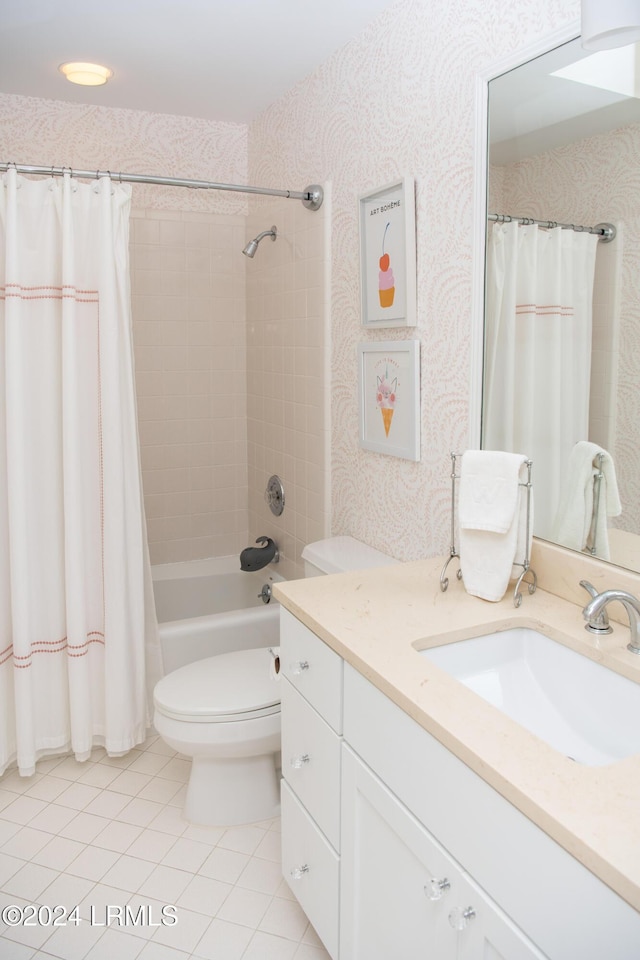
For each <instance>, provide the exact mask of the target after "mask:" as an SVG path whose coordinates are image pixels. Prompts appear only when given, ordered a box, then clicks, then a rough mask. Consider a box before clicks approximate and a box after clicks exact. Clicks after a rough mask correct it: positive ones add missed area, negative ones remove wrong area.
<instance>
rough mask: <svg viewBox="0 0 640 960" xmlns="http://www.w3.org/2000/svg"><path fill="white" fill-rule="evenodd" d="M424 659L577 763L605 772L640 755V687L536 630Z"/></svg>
mask: <svg viewBox="0 0 640 960" xmlns="http://www.w3.org/2000/svg"><path fill="white" fill-rule="evenodd" d="M420 653H421V655H422V656H424V657H426V658H427V660H430V661H431V662H432V663H434V664H436V666H438V667H440V668H441V669H442V670H445V671H446V672H447V673H448V674H450V675H451V676H453V677H455V678H456V679H457V680H459V681H460V682H461V683H463V684H464V685H465V686H466V687H468V688H469V689H470V690H473V691H474V692H475V693H477V694H478V695H479V696H481V697H483V699H485V700H487V701H488V702H489V703H492V704H493V706H494V707H497V708H498V709H499V710H502V712H503V713H506V714H507V716H509V717H510V718H511V719H512V720H515V721H516V722H517V723H519V724H521V725H522V726H523V727H526V728H527V730H530V731H531V733H535V734H536V736H538V737H540V738H541V739H542V740H544V741H546V743H548V744H549V746H551V747H553V748H554V749H555V750H558V751H560V752H561V753H563V754H565V755H566V756H568V757H570V758H571V759H572V760H576V761H578V762H579V763H584V764H588V765H590V766H601V765H604V764H607V763H613V762H615V761H616V760H621V759H623V758H624V757H628V756H632V755H633V754H637V753H640V685H639V684H637V683H634V682H633V681H632V680H627V679H626V677H622V676H620V675H619V674H617V673H614V672H613V671H612V670H609V669H607V667H603V666H602V665H601V664H598V663H595V662H594V661H593V660H590V659H589V658H588V657H583V656H581V655H580V654H579V653H576V652H575V651H573V650H570V649H569V648H568V647H565V646H563V644H561V643H557V642H556V641H555V640H550V639H549V637H546V636H545V635H544V634H542V633H538V631H537V630H531V629H528V628H526V627H518V628H516V629H513V630H503V631H500V632H498V633H490V634H487V635H486V636H483V637H473V638H472V639H470V640H460V641H458V642H457V643H449V644H445V645H443V646H439V647H432V648H431V649H430V650H421V651H420Z"/></svg>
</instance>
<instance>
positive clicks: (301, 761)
mask: <svg viewBox="0 0 640 960" xmlns="http://www.w3.org/2000/svg"><path fill="white" fill-rule="evenodd" d="M310 761H311V757H310V756H309V754H308V753H303V754H302V756H300V757H291V760H290V761H289V762H290V763H291V766H292V767H293V769H294V770H301V769H302V767H304V766H305V764H307V763H309V762H310Z"/></svg>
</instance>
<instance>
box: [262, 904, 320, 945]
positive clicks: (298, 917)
mask: <svg viewBox="0 0 640 960" xmlns="http://www.w3.org/2000/svg"><path fill="white" fill-rule="evenodd" d="M308 923H309V921H308V920H307V917H306V915H305V914H304V913H303V911H302V909H301V907H300V906H299V904H298V903H297V902H296V901H293V900H279V899H278V898H277V897H274V899H273V900H272V901H271V903H270V904H269V906H268V907H267V912H266V913H265V915H264V917H263V918H262V920H261V921H260V925H259V928H258V929H259V930H263V931H264V932H265V933H273V934H275V935H276V936H278V937H286V938H287V939H288V940H295V941H296V942H298V941H299V940H300V939H301V937H302V936H303V934H304V932H305V930H306V929H307V925H308Z"/></svg>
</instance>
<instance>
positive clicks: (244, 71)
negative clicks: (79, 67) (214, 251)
mask: <svg viewBox="0 0 640 960" xmlns="http://www.w3.org/2000/svg"><path fill="white" fill-rule="evenodd" d="M389 5H390V0H323V2H322V3H320V4H314V5H312V4H311V2H310V0H174V2H168V0H109V2H108V3H107V4H103V3H97V2H95V0H93V2H92V0H19V2H18V0H0V93H13V94H21V95H24V96H32V97H43V98H45V99H54V100H66V101H70V102H75V103H87V104H99V105H102V106H108V107H127V108H130V109H134V110H144V111H149V112H152V113H168V114H176V115H183V116H190V117H202V118H205V119H208V120H223V121H227V122H237V123H248V122H249V121H250V120H252V119H253V118H254V117H256V116H257V115H258V114H260V113H261V112H262V111H263V110H264V109H265V108H266V107H267V106H268V105H269V104H270V103H273V101H274V100H277V99H278V98H279V97H280V96H281V95H282V94H284V93H285V92H286V91H287V90H289V89H290V88H291V87H292V86H294V85H295V84H296V83H297V82H298V81H300V80H302V79H303V78H304V77H306V76H307V75H308V74H309V73H311V72H312V71H313V70H314V69H315V68H316V67H317V66H318V65H319V64H321V63H322V62H323V61H324V60H326V59H327V58H328V57H329V56H330V55H331V54H332V53H333V52H334V51H336V50H338V49H339V48H340V47H342V46H344V45H345V44H346V43H348V42H349V41H350V40H352V39H353V38H354V37H357V36H358V35H359V34H360V33H361V32H362V31H363V29H364V28H365V27H366V26H367V25H368V23H370V22H371V21H372V20H373V19H375V17H376V16H377V15H378V14H379V13H380V12H381V11H382V10H383V9H384V8H386V7H388V6H389ZM69 60H82V61H91V62H94V63H95V62H97V63H102V64H104V65H105V66H108V67H110V68H111V69H112V70H113V72H114V75H113V77H112V79H111V80H110V81H109V82H108V83H107V84H106V85H105V86H102V87H79V86H77V85H76V84H72V83H69V81H68V80H65V79H64V77H63V76H62V75H61V74H60V73H59V71H58V66H59V65H60V64H61V63H64V62H66V61H69Z"/></svg>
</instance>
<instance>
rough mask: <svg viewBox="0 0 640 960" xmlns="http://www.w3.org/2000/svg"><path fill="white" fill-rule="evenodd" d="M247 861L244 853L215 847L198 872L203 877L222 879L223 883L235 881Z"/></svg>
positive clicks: (247, 858)
mask: <svg viewBox="0 0 640 960" xmlns="http://www.w3.org/2000/svg"><path fill="white" fill-rule="evenodd" d="M248 862H249V857H248V856H247V855H246V854H244V853H236V852H235V851H234V850H224V849H222V848H221V847H216V848H215V850H213V851H212V853H211V854H210V855H209V856H208V857H207V859H206V860H205V862H204V863H203V864H202V866H201V867H200V870H199V871H198V872H199V873H201V874H202V876H203V877H211V878H212V879H213V880H223V881H224V882H225V883H235V882H236V881H237V879H238V877H239V876H240V875H241V873H242V871H243V870H244V869H245V867H246V866H247V864H248Z"/></svg>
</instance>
